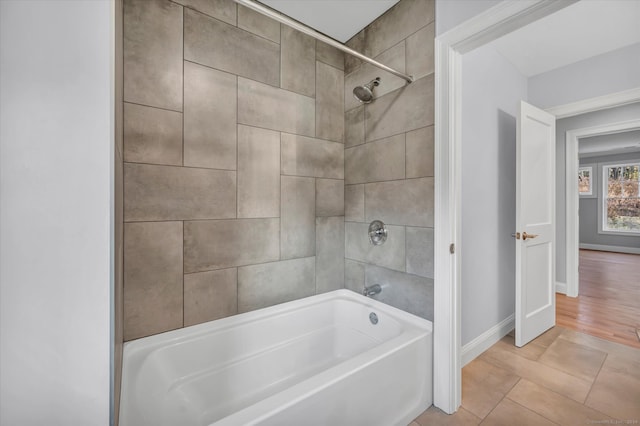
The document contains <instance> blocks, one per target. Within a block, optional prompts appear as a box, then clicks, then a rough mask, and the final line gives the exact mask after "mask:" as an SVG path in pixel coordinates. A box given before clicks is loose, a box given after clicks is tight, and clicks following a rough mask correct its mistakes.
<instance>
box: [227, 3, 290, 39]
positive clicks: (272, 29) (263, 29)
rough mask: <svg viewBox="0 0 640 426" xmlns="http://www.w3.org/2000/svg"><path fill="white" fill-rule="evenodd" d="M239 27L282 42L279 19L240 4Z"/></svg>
mask: <svg viewBox="0 0 640 426" xmlns="http://www.w3.org/2000/svg"><path fill="white" fill-rule="evenodd" d="M229 3H231V2H229ZM238 28H242V29H243V30H247V31H250V32H252V33H254V34H255V35H259V36H260V37H264V38H266V39H269V40H271V41H273V42H276V43H280V23H279V22H278V21H275V20H273V19H271V18H269V17H267V16H265V15H263V14H261V13H259V12H256V11H254V10H252V9H249V8H248V7H244V6H242V5H240V4H239V5H238Z"/></svg>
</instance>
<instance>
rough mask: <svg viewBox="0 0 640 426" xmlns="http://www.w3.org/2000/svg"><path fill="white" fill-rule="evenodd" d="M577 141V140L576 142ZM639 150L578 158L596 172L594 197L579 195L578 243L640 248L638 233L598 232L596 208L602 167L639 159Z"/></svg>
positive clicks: (600, 185) (598, 200)
mask: <svg viewBox="0 0 640 426" xmlns="http://www.w3.org/2000/svg"><path fill="white" fill-rule="evenodd" d="M578 143H579V142H578ZM639 160H640V152H635V153H626V154H615V155H604V156H599V157H587V158H581V159H580V166H582V165H587V164H589V165H594V174H597V179H598V180H597V182H596V187H595V188H593V189H594V191H595V192H596V195H597V196H596V197H595V198H583V197H580V213H579V214H580V244H596V245H602V246H613V247H633V248H638V249H640V235H637V236H633V235H611V234H599V233H598V209H599V208H600V207H599V206H601V205H602V204H600V203H601V202H602V198H603V183H602V167H603V165H604V164H605V163H610V162H612V161H620V162H631V161H639Z"/></svg>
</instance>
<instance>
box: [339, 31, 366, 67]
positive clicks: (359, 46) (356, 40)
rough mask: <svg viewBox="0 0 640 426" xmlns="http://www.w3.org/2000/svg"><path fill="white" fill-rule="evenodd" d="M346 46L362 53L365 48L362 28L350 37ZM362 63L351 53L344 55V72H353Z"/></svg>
mask: <svg viewBox="0 0 640 426" xmlns="http://www.w3.org/2000/svg"><path fill="white" fill-rule="evenodd" d="M345 44H346V45H347V46H348V47H350V48H352V49H353V50H355V51H356V52H362V53H364V48H365V34H364V30H362V31H360V32H359V33H358V34H356V35H354V36H353V37H351V38H350V39H349V40H348V41H347V42H346V43H345ZM360 64H362V61H361V60H360V59H358V58H356V57H355V56H352V55H344V72H345V74H349V73H351V72H353V71H354V70H355V69H356V68H358V67H359V66H360Z"/></svg>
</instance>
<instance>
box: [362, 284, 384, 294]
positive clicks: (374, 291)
mask: <svg viewBox="0 0 640 426" xmlns="http://www.w3.org/2000/svg"><path fill="white" fill-rule="evenodd" d="M380 292H382V287H380V285H379V284H374V285H372V286H369V287H365V288H364V290H362V294H364V295H365V296H367V297H372V296H375V295H376V294H378V293H380Z"/></svg>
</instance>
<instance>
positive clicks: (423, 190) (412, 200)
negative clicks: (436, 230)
mask: <svg viewBox="0 0 640 426" xmlns="http://www.w3.org/2000/svg"><path fill="white" fill-rule="evenodd" d="M364 196H365V205H366V211H365V221H366V222H370V221H372V220H375V219H379V220H381V221H383V222H384V223H390V224H394V225H409V226H422V227H433V178H430V177H427V178H420V179H407V180H399V181H392V182H379V183H369V184H366V185H365V188H364Z"/></svg>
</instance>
